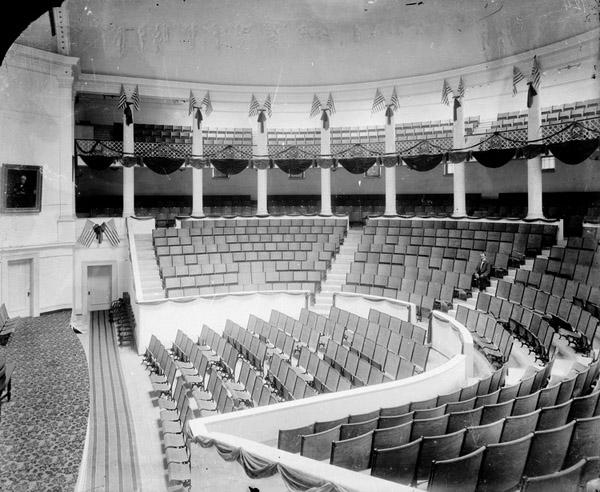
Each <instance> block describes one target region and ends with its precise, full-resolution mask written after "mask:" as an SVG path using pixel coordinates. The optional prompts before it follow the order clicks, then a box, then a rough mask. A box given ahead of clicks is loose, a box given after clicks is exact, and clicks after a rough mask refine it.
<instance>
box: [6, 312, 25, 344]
mask: <svg viewBox="0 0 600 492" xmlns="http://www.w3.org/2000/svg"><path fill="white" fill-rule="evenodd" d="M22 323H23V320H22V319H21V318H20V317H16V318H15V317H13V318H11V317H10V316H9V315H8V310H7V309H6V305H5V304H4V303H2V304H1V305H0V345H6V344H7V343H8V339H9V338H10V336H11V335H12V334H13V333H14V332H15V331H17V330H18V329H19V327H20V326H21V325H22Z"/></svg>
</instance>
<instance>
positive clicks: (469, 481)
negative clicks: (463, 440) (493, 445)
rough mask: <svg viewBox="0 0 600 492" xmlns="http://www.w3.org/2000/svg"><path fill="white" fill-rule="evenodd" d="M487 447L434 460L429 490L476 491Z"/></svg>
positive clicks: (444, 491) (432, 491)
mask: <svg viewBox="0 0 600 492" xmlns="http://www.w3.org/2000/svg"><path fill="white" fill-rule="evenodd" d="M484 451H485V448H484V447H483V446H482V447H480V448H479V449H476V450H475V451H473V452H472V453H469V454H466V455H464V456H460V457H458V458H452V459H449V460H441V461H437V460H434V461H433V462H432V464H431V474H430V475H429V483H428V487H427V490H429V491H430V492H448V491H456V492H459V491H460V492H475V489H476V488H477V478H478V476H479V468H480V467H481V462H482V460H483V453H484Z"/></svg>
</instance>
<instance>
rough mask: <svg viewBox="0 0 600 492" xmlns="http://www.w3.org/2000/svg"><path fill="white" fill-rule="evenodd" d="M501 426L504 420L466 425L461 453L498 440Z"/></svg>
mask: <svg viewBox="0 0 600 492" xmlns="http://www.w3.org/2000/svg"><path fill="white" fill-rule="evenodd" d="M503 427H504V420H499V421H497V422H493V423H491V424H486V425H475V426H472V427H467V432H466V434H465V439H464V442H463V447H462V451H461V453H462V454H466V453H471V452H472V451H475V450H476V449H477V448H480V447H481V446H487V445H488V444H496V443H498V442H500V437H501V436H502V429H503Z"/></svg>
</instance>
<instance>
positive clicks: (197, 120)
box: [194, 108, 203, 130]
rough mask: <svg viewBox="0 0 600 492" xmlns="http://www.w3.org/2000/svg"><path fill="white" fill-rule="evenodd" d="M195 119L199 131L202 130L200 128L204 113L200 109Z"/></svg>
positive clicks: (197, 110)
mask: <svg viewBox="0 0 600 492" xmlns="http://www.w3.org/2000/svg"><path fill="white" fill-rule="evenodd" d="M194 119H195V120H196V126H197V128H198V130H200V126H201V124H202V119H203V118H202V111H201V110H200V108H196V114H195V115H194Z"/></svg>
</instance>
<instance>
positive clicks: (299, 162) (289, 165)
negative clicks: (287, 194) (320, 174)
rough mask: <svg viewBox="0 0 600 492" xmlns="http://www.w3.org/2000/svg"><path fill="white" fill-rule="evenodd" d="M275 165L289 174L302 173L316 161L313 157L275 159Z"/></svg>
mask: <svg viewBox="0 0 600 492" xmlns="http://www.w3.org/2000/svg"><path fill="white" fill-rule="evenodd" d="M273 162H274V163H275V165H276V166H277V167H278V168H279V169H281V170H282V171H283V172H284V173H287V174H292V175H295V174H302V173H303V172H304V171H306V170H307V169H308V168H309V167H311V166H312V165H313V163H314V161H313V160H312V159H273Z"/></svg>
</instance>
